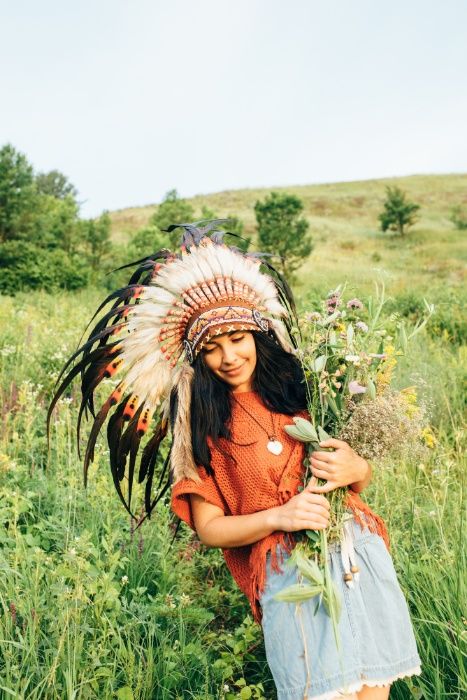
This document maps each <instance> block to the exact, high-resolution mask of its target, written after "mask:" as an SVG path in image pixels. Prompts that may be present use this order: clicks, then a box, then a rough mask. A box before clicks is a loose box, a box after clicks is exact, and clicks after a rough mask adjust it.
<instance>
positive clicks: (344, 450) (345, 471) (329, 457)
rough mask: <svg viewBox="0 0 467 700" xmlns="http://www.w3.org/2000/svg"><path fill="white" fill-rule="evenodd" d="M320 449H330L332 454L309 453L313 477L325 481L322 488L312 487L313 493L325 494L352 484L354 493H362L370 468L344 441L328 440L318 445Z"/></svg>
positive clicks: (367, 481) (368, 477)
mask: <svg viewBox="0 0 467 700" xmlns="http://www.w3.org/2000/svg"><path fill="white" fill-rule="evenodd" d="M319 445H320V447H332V448H334V449H333V451H332V452H319V451H315V452H312V453H311V467H312V469H311V471H312V473H313V476H316V477H318V478H319V479H325V480H326V482H327V483H326V484H324V485H323V486H314V487H313V491H314V492H315V493H327V492H329V491H333V490H334V489H337V488H339V487H340V486H348V485H349V484H352V487H353V489H354V490H355V491H362V490H363V489H364V488H365V486H367V484H368V483H369V481H370V475H371V467H370V465H369V463H368V462H367V461H366V459H363V457H360V455H358V454H357V453H356V452H355V451H354V450H353V449H352V448H351V447H350V445H349V444H348V443H347V442H345V441H344V440H337V439H336V438H329V439H328V440H324V441H323V442H320V443H319Z"/></svg>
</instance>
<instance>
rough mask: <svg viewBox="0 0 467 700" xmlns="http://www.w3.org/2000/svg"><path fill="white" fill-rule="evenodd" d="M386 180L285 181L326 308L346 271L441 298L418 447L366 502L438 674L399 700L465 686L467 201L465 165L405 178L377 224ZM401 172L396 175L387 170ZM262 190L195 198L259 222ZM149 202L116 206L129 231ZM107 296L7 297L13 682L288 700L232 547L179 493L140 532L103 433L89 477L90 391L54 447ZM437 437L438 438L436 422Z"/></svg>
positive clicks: (141, 695) (397, 299)
mask: <svg viewBox="0 0 467 700" xmlns="http://www.w3.org/2000/svg"><path fill="white" fill-rule="evenodd" d="M385 184H387V181H369V182H359V183H345V184H337V185H319V186H310V187H297V188H287V191H289V192H295V193H297V194H299V195H300V196H301V197H302V198H303V199H304V201H305V205H306V215H307V216H308V217H309V219H310V223H311V224H312V232H313V238H314V241H315V248H314V250H313V253H312V255H311V256H310V259H309V260H308V261H306V262H305V264H304V266H303V268H302V269H301V270H300V272H299V280H298V287H297V288H298V292H299V297H300V300H301V303H302V304H304V305H306V306H307V307H310V305H311V306H313V305H314V304H315V303H316V300H317V299H318V298H319V297H320V296H321V295H323V294H325V293H326V292H327V291H328V290H329V289H330V288H332V287H333V286H334V285H335V284H336V283H337V282H342V281H345V280H347V281H348V284H349V286H350V287H351V288H352V289H354V290H355V292H356V293H358V294H359V296H361V297H362V298H363V299H364V297H365V294H366V293H367V292H369V291H371V288H372V285H373V283H374V281H375V280H378V279H383V280H384V281H385V283H386V288H387V292H388V294H389V295H390V297H391V299H390V300H389V303H388V308H387V313H388V314H389V313H399V314H401V315H403V316H404V317H406V318H407V319H408V320H409V321H410V320H414V319H416V318H417V317H418V316H419V314H420V312H421V310H422V309H423V297H424V296H425V297H426V298H427V299H428V300H429V301H431V302H433V303H435V305H436V306H437V311H436V314H435V315H434V317H433V319H432V320H431V321H430V324H429V326H428V328H427V330H426V332H424V333H423V334H421V335H420V336H418V338H417V341H416V343H415V345H414V347H413V348H412V351H411V353H410V355H409V356H407V357H404V358H400V361H399V364H398V367H397V381H398V383H399V385H400V386H401V387H403V386H407V385H414V384H415V385H417V387H418V394H419V396H420V400H422V401H424V402H426V403H427V404H428V406H429V418H428V419H427V420H428V422H427V428H428V427H429V431H428V432H427V437H426V439H425V442H426V447H425V451H424V456H423V458H422V459H420V458H418V459H416V460H413V461H411V462H408V463H398V464H393V465H390V466H388V465H386V466H383V465H381V468H380V469H376V470H375V477H374V481H373V483H372V485H371V487H370V488H369V489H368V491H367V492H366V499H367V500H368V501H369V503H370V504H371V505H372V506H374V507H375V509H376V510H377V512H379V513H381V515H383V517H385V519H386V521H387V523H388V526H389V529H390V533H391V538H392V552H393V556H394V559H395V564H396V568H397V571H398V574H399V578H400V582H401V585H402V587H403V589H404V592H405V593H406V595H407V599H408V601H409V605H410V607H411V611H412V616H413V622H414V626H415V630H416V634H417V639H418V643H419V649H420V653H421V656H422V662H423V674H422V676H421V677H420V678H417V679H414V680H413V681H404V680H401V681H398V682H397V683H396V684H395V685H394V687H393V689H392V691H391V698H392V699H396V700H405V699H409V698H414V699H416V700H421V699H424V700H433V699H438V698H439V699H444V698H449V699H452V700H454V699H455V700H460V699H461V698H463V697H465V694H466V693H467V679H466V675H465V672H464V671H463V669H464V668H465V642H466V638H467V631H466V617H467V613H466V611H465V608H464V609H463V608H462V603H463V601H465V590H464V589H463V585H464V580H465V552H464V551H463V548H462V535H463V527H464V521H463V513H464V509H463V493H464V485H463V479H464V478H465V458H463V454H464V452H465V443H464V432H463V415H464V410H465V405H464V400H465V399H464V397H465V383H464V384H463V382H465V374H464V372H465V370H464V368H465V360H466V351H465V345H463V339H464V341H465V316H464V314H463V306H462V303H463V299H464V300H465V296H464V297H463V296H462V286H461V282H462V273H463V269H462V257H463V255H464V256H465V249H464V248H463V239H462V235H461V232H458V231H456V230H455V229H454V227H453V226H452V224H451V223H450V222H449V219H448V216H449V210H450V207H451V206H453V205H454V204H459V203H462V202H463V201H464V203H465V202H466V201H467V176H458V175H456V176H436V177H435V176H427V177H424V176H419V177H413V178H404V179H399V180H398V181H397V184H400V185H401V186H403V187H404V189H406V190H407V191H408V192H409V194H410V196H411V197H413V199H415V201H417V202H419V203H420V204H421V205H422V210H421V218H420V221H419V223H418V224H417V226H416V227H415V229H414V230H413V232H412V233H410V234H409V235H408V237H407V239H406V240H404V241H399V240H398V239H397V238H394V237H390V236H383V234H381V233H379V232H378V231H377V227H376V223H375V221H376V215H377V213H378V210H379V207H380V201H381V200H382V198H383V196H384V186H385ZM391 184H395V182H392V183H391ZM265 194H266V192H264V191H253V190H247V191H239V192H232V193H219V194H216V195H210V196H206V197H204V198H201V197H199V198H196V199H195V201H194V203H195V206H196V207H201V206H202V204H206V205H207V206H209V207H210V208H212V209H213V210H215V211H216V213H218V214H220V215H227V214H238V215H239V216H240V217H241V218H243V219H244V220H245V221H246V223H247V228H248V227H250V230H251V227H252V223H253V216H252V211H253V210H252V207H253V205H254V202H255V201H256V199H257V198H258V197H263V196H264V195H265ZM151 211H152V209H151V208H150V207H148V208H144V209H143V208H141V209H137V210H125V211H122V212H115V213H114V214H113V215H112V217H113V226H114V234H113V235H114V237H115V240H119V241H124V240H126V239H127V238H128V235H129V233H130V232H131V231H132V230H135V229H136V228H138V227H139V226H142V225H144V224H145V223H146V222H147V219H148V217H149V215H150V213H151ZM101 296H102V291H99V290H86V291H84V292H80V293H76V294H61V295H60V296H54V297H51V296H49V295H47V294H45V293H38V292H37V293H34V294H29V295H28V294H20V295H18V296H17V297H14V298H10V297H3V298H2V299H1V305H0V362H1V366H0V409H1V420H2V432H1V434H0V522H1V527H0V568H1V572H2V575H1V577H0V697H1V698H31V699H34V700H36V699H39V698H47V699H48V698H51V699H52V698H53V699H55V698H57V699H59V700H62V699H64V698H66V699H67V700H71V699H78V698H79V699H80V700H81V699H83V700H86V699H88V698H89V699H90V698H105V699H107V698H109V700H110V699H113V698H117V700H149V699H152V698H156V699H159V698H160V699H162V700H169V699H170V700H172V699H178V698H180V699H183V700H185V699H189V698H191V699H193V700H221V699H224V700H232V699H234V698H235V699H236V698H240V699H242V698H265V699H267V700H274V698H275V695H274V690H273V684H272V680H271V678H270V676H269V673H268V670H267V666H266V663H265V658H264V649H263V646H262V641H261V634H260V630H259V628H258V627H257V626H256V625H255V624H254V623H252V621H251V618H250V617H249V615H248V608H247V604H246V602H245V600H244V599H243V598H242V596H241V595H240V593H239V592H238V591H237V590H236V588H235V587H234V585H233V583H232V582H231V579H230V577H229V575H228V574H227V572H226V570H225V567H224V566H223V563H222V558H221V556H220V554H219V552H217V551H213V550H206V549H204V548H203V547H201V546H199V544H198V542H197V541H196V540H195V539H193V537H192V536H191V533H190V532H189V531H188V529H187V528H185V527H182V528H181V530H180V531H179V533H178V535H177V537H176V539H175V541H174V542H173V543H172V544H171V542H172V538H173V522H172V521H171V518H170V513H169V510H168V507H167V504H163V505H162V507H161V509H160V511H159V513H158V514H156V515H155V516H154V517H153V518H152V520H151V521H149V522H146V523H145V524H144V526H143V527H142V528H141V529H140V530H138V531H137V532H134V531H133V527H132V524H131V523H130V522H129V520H128V518H127V516H126V515H125V512H124V510H123V508H122V507H121V506H120V504H119V502H118V499H117V497H116V496H115V495H114V492H113V486H112V484H111V479H110V476H109V473H108V464H107V462H108V454H107V451H106V445H105V442H104V441H101V443H100V444H99V448H98V451H97V455H96V463H95V465H94V466H93V467H92V471H91V478H90V486H89V487H88V491H87V492H84V489H83V487H82V477H81V463H80V460H79V458H78V455H77V450H76V445H75V434H74V424H75V417H76V404H77V400H78V391H77V387H75V389H74V391H73V392H72V394H71V395H70V397H69V398H68V399H65V400H63V401H61V402H60V405H59V406H58V410H57V412H56V416H55V419H54V423H53V433H52V442H51V446H50V453H48V449H47V442H46V435H45V412H46V407H47V404H48V402H49V400H50V396H51V392H52V387H53V383H54V381H55V379H56V377H57V374H58V372H59V369H60V368H61V366H62V365H63V363H64V360H65V359H66V357H67V356H68V355H69V354H70V353H71V352H72V351H73V350H74V348H75V347H76V344H77V342H78V340H79V337H80V334H81V332H82V330H83V329H84V326H85V324H86V322H87V320H88V319H89V316H90V314H91V312H92V311H93V310H94V308H95V307H96V305H97V303H98V301H99V300H100V298H101ZM429 436H431V437H429Z"/></svg>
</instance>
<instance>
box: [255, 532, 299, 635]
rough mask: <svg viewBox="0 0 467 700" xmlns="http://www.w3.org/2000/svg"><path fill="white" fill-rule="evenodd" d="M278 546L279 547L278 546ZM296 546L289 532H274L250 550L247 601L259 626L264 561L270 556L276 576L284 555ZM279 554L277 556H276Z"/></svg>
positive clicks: (264, 578)
mask: <svg viewBox="0 0 467 700" xmlns="http://www.w3.org/2000/svg"><path fill="white" fill-rule="evenodd" d="M278 545H279V546H278ZM295 545H296V541H295V539H294V538H293V537H292V534H291V533H289V532H274V533H273V534H272V535H269V536H268V537H265V538H264V539H262V540H260V541H259V542H256V543H255V544H254V545H253V546H252V549H251V554H250V566H251V572H252V574H251V586H250V594H249V595H248V599H249V601H250V605H251V610H252V613H253V618H254V619H255V621H256V622H258V623H260V624H261V617H262V610H261V605H260V602H259V601H260V598H261V594H262V593H263V592H264V587H265V585H266V560H267V555H268V554H269V555H270V557H271V558H270V563H271V569H272V571H274V572H275V573H277V574H281V573H282V569H281V564H283V562H284V554H290V553H291V551H292V550H293V548H294V547H295ZM278 554H279V556H278Z"/></svg>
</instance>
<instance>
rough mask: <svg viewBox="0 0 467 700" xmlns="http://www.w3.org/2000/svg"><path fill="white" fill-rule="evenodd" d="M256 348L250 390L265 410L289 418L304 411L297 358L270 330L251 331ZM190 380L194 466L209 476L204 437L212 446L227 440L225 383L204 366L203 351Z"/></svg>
mask: <svg viewBox="0 0 467 700" xmlns="http://www.w3.org/2000/svg"><path fill="white" fill-rule="evenodd" d="M252 333H253V338H254V341H255V345H256V368H255V373H254V376H253V390H254V391H256V393H257V394H258V395H259V396H260V397H261V399H262V401H263V403H264V404H265V406H267V408H269V409H270V410H271V411H274V412H276V413H285V414H288V415H293V414H295V413H297V412H298V411H302V410H303V409H304V408H306V391H305V382H304V376H303V370H302V368H301V365H300V363H299V361H298V360H297V358H296V357H295V356H294V355H292V354H291V353H289V352H287V351H286V350H284V349H283V348H282V346H281V345H280V344H279V341H278V339H277V336H276V334H275V333H274V332H273V331H269V333H262V332H259V331H258V332H257V331H252ZM193 369H194V378H193V391H192V400H191V436H192V445H193V457H194V460H195V463H196V464H198V465H202V466H204V467H205V468H206V470H207V472H208V473H212V467H211V453H210V450H209V447H208V443H207V438H208V437H210V438H211V439H212V440H213V442H214V444H217V443H218V441H219V439H220V438H227V439H229V438H230V418H231V413H232V398H231V390H230V387H229V385H228V384H226V383H225V382H223V381H222V380H221V379H219V378H218V377H216V375H215V374H214V373H213V372H211V370H210V369H209V368H208V367H207V365H206V363H205V361H204V356H203V352H200V353H199V355H198V356H197V358H196V359H195V361H194V362H193Z"/></svg>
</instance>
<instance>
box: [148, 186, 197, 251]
mask: <svg viewBox="0 0 467 700" xmlns="http://www.w3.org/2000/svg"><path fill="white" fill-rule="evenodd" d="M193 217H194V209H193V207H192V206H191V204H190V203H189V202H187V201H186V200H185V199H180V197H179V196H178V194H177V190H170V191H169V192H167V194H166V195H165V197H164V200H163V202H162V204H160V205H159V207H158V209H157V211H156V213H155V214H153V216H152V217H151V220H150V224H152V226H157V228H158V229H159V231H162V230H163V229H166V228H168V227H169V226H170V225H171V224H184V223H187V222H189V221H192V220H193ZM167 235H168V239H169V241H170V245H171V246H172V247H177V246H178V245H179V243H180V237H181V230H180V229H175V231H172V232H171V233H169V234H167ZM150 252H153V251H150Z"/></svg>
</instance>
